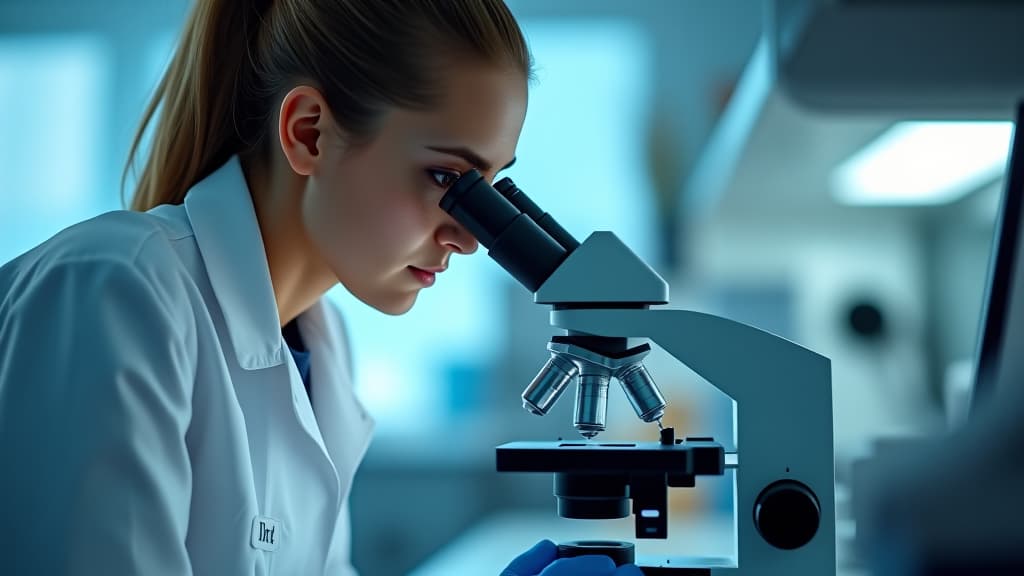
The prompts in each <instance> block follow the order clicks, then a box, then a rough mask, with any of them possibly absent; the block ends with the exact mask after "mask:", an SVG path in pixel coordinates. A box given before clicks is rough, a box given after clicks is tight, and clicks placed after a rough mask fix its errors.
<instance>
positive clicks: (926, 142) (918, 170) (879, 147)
mask: <svg viewBox="0 0 1024 576" xmlns="http://www.w3.org/2000/svg"><path fill="white" fill-rule="evenodd" d="M1012 134H1013V124H1012V123H1010V122H900V123H898V124H896V125H894V126H893V127H892V128H890V129H889V130H888V131H886V132H885V133H884V134H882V135H881V136H879V137H878V139H877V140H875V141H874V142H872V143H871V144H869V145H868V146H867V147H866V148H864V149H863V150H861V151H860V152H857V153H856V154H854V155H853V156H852V157H851V158H850V159H849V160H847V161H845V162H843V163H842V164H841V165H839V166H838V167H837V168H836V169H835V170H834V171H833V173H832V178H831V187H832V195H833V196H834V197H835V198H836V199H837V200H838V201H839V202H842V203H844V204H860V205H911V204H918V205H919V204H944V203H947V202H952V201H953V200H956V199H958V198H961V197H962V196H964V195H965V194H967V193H969V192H972V191H974V190H976V189H978V188H980V187H981V186H984V185H985V184H987V183H988V182H991V181H992V180H994V179H996V178H998V177H999V175H1000V174H1001V173H1002V172H1003V170H1004V168H1005V166H1006V156H1007V153H1008V151H1009V149H1010V138H1011V136H1012Z"/></svg>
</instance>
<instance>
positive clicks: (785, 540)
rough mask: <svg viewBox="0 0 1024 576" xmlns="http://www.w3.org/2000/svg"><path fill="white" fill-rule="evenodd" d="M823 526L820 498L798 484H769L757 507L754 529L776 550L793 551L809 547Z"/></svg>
mask: <svg viewBox="0 0 1024 576" xmlns="http://www.w3.org/2000/svg"><path fill="white" fill-rule="evenodd" d="M820 523H821V506H820V505H819V504H818V498H817V496H815V495H814V492H813V491H812V490H811V489H810V488H808V487H807V486H806V485H804V484H801V483H800V482H797V481H795V480H779V481H778V482H774V483H772V484H769V485H768V487H766V488H765V489H764V490H762V491H761V494H760V495H758V497H757V501H756V502H755V503H754V526H756V527H757V531H758V533H760V534H761V537H762V538H764V539H765V541H766V542H768V543H769V544H771V545H772V546H775V547H776V548H781V549H783V550H794V549H796V548H799V547H801V546H803V545H804V544H807V543H808V542H810V541H811V539H812V538H814V534H815V533H817V532H818V524H820Z"/></svg>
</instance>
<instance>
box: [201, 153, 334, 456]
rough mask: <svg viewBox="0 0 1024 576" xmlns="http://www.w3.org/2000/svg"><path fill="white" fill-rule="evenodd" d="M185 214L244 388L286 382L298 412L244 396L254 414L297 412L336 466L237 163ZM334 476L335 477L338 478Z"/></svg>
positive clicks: (204, 186)
mask: <svg viewBox="0 0 1024 576" xmlns="http://www.w3.org/2000/svg"><path fill="white" fill-rule="evenodd" d="M185 210H186V212H187V214H188V218H189V222H190V224H191V226H192V230H193V233H194V234H195V239H196V245H197V246H198V247H199V252H200V254H201V255H202V259H203V264H204V265H205V268H206V274H207V276H208V277H209V279H210V285H211V287H212V288H213V292H214V295H215V296H216V298H217V303H218V305H219V306H220V309H221V311H222V313H223V314H222V315H223V318H224V326H225V328H226V330H227V332H228V337H229V340H230V343H231V347H232V349H233V351H234V353H235V358H236V360H237V362H238V364H239V366H240V367H241V368H242V369H243V370H244V371H247V372H248V374H247V376H246V377H245V379H244V380H240V381H239V382H240V385H241V386H243V387H244V386H249V387H256V388H257V390H260V389H263V388H264V386H262V384H261V383H263V382H267V383H268V384H270V386H271V388H270V389H273V384H274V383H275V382H277V383H280V378H281V377H282V376H286V377H287V379H288V387H289V390H288V393H287V396H286V397H289V398H290V399H291V407H284V406H281V405H274V406H266V407H261V406H260V405H261V404H262V403H263V402H265V401H266V400H267V398H269V396H266V392H259V393H254V391H252V390H240V391H239V397H240V398H241V399H243V401H244V402H245V403H246V406H247V407H248V409H249V410H256V411H257V413H261V414H262V413H265V411H266V410H272V409H287V410H289V411H291V412H293V413H294V417H295V419H296V420H298V422H299V424H300V425H301V427H302V428H303V429H304V431H305V432H306V434H307V435H308V436H309V437H310V439H312V440H313V441H314V442H315V443H316V444H317V446H319V448H320V452H321V453H322V454H323V457H324V459H325V460H329V459H330V456H329V455H328V452H327V449H326V447H325V446H324V442H323V439H322V438H321V435H320V431H319V430H318V429H317V423H316V421H315V420H314V418H313V414H312V412H311V411H310V408H309V401H308V400H307V399H306V398H304V396H305V390H304V389H303V388H304V387H303V384H302V381H301V379H300V377H299V375H298V371H297V370H296V369H295V368H294V367H293V366H291V364H293V363H291V362H287V360H286V358H287V352H286V348H287V347H286V345H285V343H284V339H283V338H282V336H281V325H280V324H281V322H280V316H279V313H278V309H277V299H276V298H275V296H274V288H273V284H272V283H271V279H270V268H269V266H268V265H267V259H266V250H265V248H264V245H263V237H262V234H261V232H260V228H259V223H258V221H257V219H256V211H255V209H254V207H253V204H252V197H251V196H250V194H249V187H248V184H247V183H246V181H245V175H244V174H243V172H242V167H241V164H240V163H239V160H238V157H237V156H233V157H232V158H231V159H230V160H228V161H227V162H226V163H225V164H224V165H223V166H221V167H220V168H218V169H217V170H216V171H214V172H213V173H212V174H210V175H209V176H207V177H206V178H204V179H203V180H202V181H200V182H199V183H197V184H196V185H195V186H193V187H192V189H191V190H189V192H188V194H187V195H186V196H185ZM332 475H333V471H332Z"/></svg>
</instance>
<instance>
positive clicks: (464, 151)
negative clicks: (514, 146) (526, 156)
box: [427, 146, 516, 172]
mask: <svg viewBox="0 0 1024 576" xmlns="http://www.w3.org/2000/svg"><path fill="white" fill-rule="evenodd" d="M427 149H428V150H433V151H434V152H441V153H442V154H451V155H452V156H458V157H459V158H462V159H463V160H465V161H466V162H469V164H470V165H471V166H473V167H474V168H477V169H479V170H480V171H481V172H489V171H490V170H491V163H490V162H488V161H487V160H484V159H483V157H481V156H480V155H479V154H477V153H476V152H473V151H472V150H470V149H469V148H466V147H463V146H457V147H455V148H448V147H444V146H427ZM515 163H516V159H515V157H514V156H513V157H512V161H511V162H509V163H508V164H505V165H504V166H502V167H501V168H500V169H499V170H498V171H499V172H500V171H501V170H505V169H507V168H510V167H511V166H512V165H513V164H515Z"/></svg>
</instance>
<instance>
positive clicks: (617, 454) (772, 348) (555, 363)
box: [441, 171, 836, 576]
mask: <svg viewBox="0 0 1024 576" xmlns="http://www.w3.org/2000/svg"><path fill="white" fill-rule="evenodd" d="M441 207H442V208H443V209H444V210H446V211H447V212H449V213H450V214H452V216H453V217H455V219H456V220H458V221H459V222H460V223H461V224H463V225H464V226H466V227H467V228H468V229H469V230H470V232H471V233H472V234H473V235H474V236H475V237H476V238H477V239H478V240H480V242H481V244H483V245H484V246H486V247H487V248H488V249H489V255H490V256H491V257H492V258H493V259H494V260H495V261H496V262H498V263H499V264H500V265H501V266H502V267H503V268H505V269H506V270H507V271H508V272H509V273H510V274H512V276H513V277H515V278H516V279H517V280H518V281H519V282H520V283H521V284H522V285H523V286H524V287H526V288H527V290H529V291H530V292H532V293H533V294H534V301H535V302H536V303H538V304H544V305H550V306H551V307H552V311H551V324H552V325H553V326H556V327H559V328H562V329H564V330H566V334H565V336H556V337H554V338H553V339H552V342H551V344H549V346H548V349H549V350H551V352H552V358H551V359H550V360H549V361H548V364H546V365H545V366H544V368H543V369H542V370H541V373H540V374H538V376H537V378H535V379H534V381H533V382H531V383H530V386H528V388H527V390H526V391H525V392H524V394H523V402H524V407H525V408H527V409H528V410H529V411H531V412H533V413H535V414H540V415H543V414H544V413H546V412H547V409H548V408H549V407H550V406H551V405H552V404H553V403H554V402H556V401H557V400H558V397H559V395H560V394H561V393H562V392H563V391H564V389H565V387H566V386H567V385H568V383H569V382H571V381H573V380H577V382H578V387H577V397H576V416H575V421H574V426H575V427H576V428H577V430H579V431H580V433H581V434H582V435H583V436H584V437H586V438H587V439H588V440H589V439H592V438H594V437H595V436H596V435H597V434H598V433H599V432H600V431H602V430H604V410H605V408H606V405H605V403H606V402H607V387H608V382H609V381H610V379H612V378H615V379H618V380H620V383H621V384H623V390H624V391H625V392H626V395H627V397H629V399H630V401H631V402H632V403H633V407H634V409H635V410H636V412H637V415H638V416H639V417H640V418H641V419H643V420H645V421H647V422H654V421H658V422H659V425H660V416H661V414H662V413H663V409H664V399H663V398H662V397H661V395H660V392H658V390H657V386H656V385H655V384H654V383H653V381H652V380H651V379H650V377H649V374H647V373H646V370H644V369H642V365H641V360H642V358H643V356H644V355H645V354H646V353H647V352H648V351H649V349H650V347H649V345H648V344H642V345H640V346H634V347H632V348H630V347H628V343H629V340H630V339H634V340H635V339H648V340H650V341H653V342H654V343H655V344H657V345H658V346H660V347H661V348H662V349H664V350H665V351H666V352H668V353H669V354H670V355H672V357H674V358H675V359H676V360H678V361H679V362H681V363H682V364H684V365H686V366H687V367H689V368H690V369H691V370H693V371H694V372H695V373H697V374H698V375H699V376H701V377H702V378H704V379H705V380H707V381H708V382H709V383H710V384H712V385H713V386H715V387H716V388H718V389H719V390H721V391H722V392H724V393H725V394H726V395H727V396H729V397H730V398H731V399H732V401H733V414H734V418H733V438H732V439H731V440H732V443H733V445H734V446H735V448H736V453H735V454H731V455H730V456H732V457H733V461H732V462H729V461H728V459H726V458H725V457H724V456H725V455H724V452H723V449H722V447H721V445H719V444H715V443H713V442H710V440H711V439H708V438H702V439H693V440H696V442H692V443H689V442H683V443H682V444H680V445H676V444H677V442H676V441H672V442H664V439H665V438H664V437H665V434H664V433H663V434H662V437H663V438H662V439H663V442H662V443H661V444H662V445H661V446H658V445H654V446H647V445H643V444H642V443H638V444H621V443H620V444H615V445H601V444H598V443H595V442H585V443H521V442H519V443H510V444H506V445H503V446H499V447H498V449H497V468H498V470H499V471H515V472H553V473H555V475H556V476H555V479H556V485H555V492H556V496H557V497H558V499H559V513H560V514H562V515H563V516H568V517H577V518H578V517H590V518H614V517H623V515H627V514H628V510H625V509H624V507H622V506H620V504H621V502H619V503H614V502H613V504H614V506H613V507H615V508H616V509H615V510H613V511H610V512H609V513H608V514H607V515H603V513H601V512H600V511H598V512H596V513H593V512H594V511H593V510H591V511H589V512H591V513H593V514H590V515H571V514H572V513H571V512H570V510H571V509H572V506H567V507H566V513H563V506H562V504H563V500H566V499H567V498H568V499H571V498H572V497H573V496H574V495H576V496H581V498H580V500H581V501H586V500H594V498H593V497H592V495H591V494H588V492H590V491H592V490H594V489H595V488H594V485H593V484H594V483H602V482H606V481H608V480H609V479H610V480H611V484H613V485H614V486H613V488H614V489H615V490H619V493H620V497H619V499H623V498H629V497H632V498H633V513H634V514H635V515H636V516H637V537H638V538H652V537H653V538H666V537H668V538H669V539H671V535H670V534H668V533H667V523H666V522H667V518H666V516H667V508H666V507H665V504H664V499H665V498H664V491H665V490H666V489H667V488H668V487H686V486H692V485H693V481H694V478H695V476H696V475H707V474H721V473H723V468H725V467H729V468H733V471H734V474H733V476H732V478H733V495H734V498H733V501H734V508H733V514H734V520H735V521H734V526H735V533H734V542H735V543H736V549H735V558H734V559H720V558H706V559H700V558H692V557H687V558H682V557H674V558H673V557H654V558H651V557H639V558H637V564H638V565H639V566H641V568H642V569H643V570H644V571H645V573H647V574H678V575H680V576H681V575H684V574H686V575H696V574H703V575H715V576H725V575H726V574H728V575H730V576H823V575H828V574H834V573H835V570H836V541H835V495H834V490H835V472H834V448H833V428H832V383H831V366H830V362H829V360H828V359H827V358H825V357H824V356H821V355H819V354H816V353H814V352H812V351H810V350H807V349H806V348H803V347H801V346H799V345H797V344H795V343H793V342H790V341H788V340H786V339H784V338H780V337H778V336H775V335H773V334H770V333H768V332H765V331H763V330H759V329H757V328H754V327H752V326H748V325H745V324H742V323H739V322H735V321H732V320H728V319H725V318H721V317H717V316H714V315H711V314H705V313H701V312H695V311H689V310H675V309H667V308H657V306H661V305H665V304H668V301H669V297H668V285H667V283H666V282H665V281H664V279H662V278H661V277H660V276H659V275H658V274H657V272H655V271H654V270H653V269H652V268H651V267H650V266H648V265H647V264H646V263H645V262H644V261H643V260H642V259H640V258H639V257H638V256H636V254H634V253H633V252H632V251H631V250H630V249H629V248H628V247H627V246H625V244H623V243H622V242H621V241H620V240H619V239H618V237H616V236H615V235H614V234H613V233H611V232H594V233H593V234H591V235H590V236H589V237H588V238H587V239H586V241H585V242H583V243H582V244H580V243H579V242H577V241H576V240H575V239H574V238H572V236H571V235H570V234H568V233H567V232H566V231H565V230H564V229H563V228H561V226H559V225H558V224H557V222H555V221H554V219H553V218H551V216H550V215H548V214H547V213H543V212H542V211H541V210H540V209H539V208H538V207H537V206H536V204H534V203H533V202H532V201H531V200H529V198H527V197H526V195H525V194H524V193H522V191H521V190H520V189H518V188H517V187H516V186H515V184H514V183H512V182H511V180H508V179H504V180H502V181H501V182H498V183H496V184H495V187H493V188H492V187H491V186H490V185H488V184H487V183H486V182H484V181H483V179H482V177H481V176H480V174H479V173H477V172H476V171H470V172H469V173H467V174H466V175H464V176H463V177H462V178H460V180H459V181H457V182H456V184H454V185H453V186H452V187H451V188H450V189H449V192H448V193H447V194H446V195H445V197H444V198H443V199H442V200H441ZM663 432H665V431H663ZM688 440H689V439H688ZM666 444H671V445H666ZM698 456H700V457H699V458H698ZM698 461H699V462H698ZM698 464H699V465H698ZM623 482H625V483H626V488H625V492H623V490H622V487H621V486H620V485H622V484H623ZM630 490H632V494H630ZM623 493H624V494H625V496H624V497H622V496H621V494H623ZM662 510H663V511H664V512H663V513H662V512H660V511H662ZM648 512H650V513H651V514H650V516H652V517H654V518H657V519H658V522H656V523H652V522H653V520H652V519H651V518H642V517H641V516H647V515H648V514H647V513H648ZM585 513H586V511H585ZM614 514H620V515H618V516H616V515H614ZM652 526H655V527H654V528H652Z"/></svg>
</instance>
